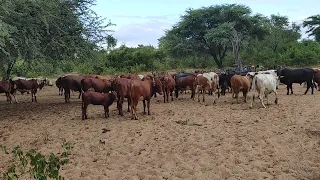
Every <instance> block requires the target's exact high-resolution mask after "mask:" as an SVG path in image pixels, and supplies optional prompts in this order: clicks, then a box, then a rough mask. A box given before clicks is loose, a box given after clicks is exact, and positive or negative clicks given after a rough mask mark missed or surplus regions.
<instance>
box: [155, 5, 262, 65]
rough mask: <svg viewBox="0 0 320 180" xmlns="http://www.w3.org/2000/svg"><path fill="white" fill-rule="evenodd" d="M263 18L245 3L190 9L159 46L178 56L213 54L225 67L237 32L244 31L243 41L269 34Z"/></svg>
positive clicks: (161, 40)
mask: <svg viewBox="0 0 320 180" xmlns="http://www.w3.org/2000/svg"><path fill="white" fill-rule="evenodd" d="M262 20H263V19H262V17H260V16H251V10H250V8H249V7H246V6H243V5H235V4H230V5H216V6H210V7H203V8H200V9H188V10H187V11H186V14H185V15H183V16H182V17H181V21H180V22H178V23H177V24H176V25H175V26H173V27H172V29H171V30H169V31H167V32H166V34H165V36H163V37H162V38H160V40H159V46H160V47H161V48H162V49H163V50H164V51H166V52H167V53H168V54H170V55H171V56H173V57H175V58H179V57H186V56H188V55H190V54H191V55H196V56H206V57H208V56H211V57H212V58H213V60H214V61H215V63H216V65H217V66H218V67H219V68H221V67H222V66H223V59H224V58H225V56H226V53H227V50H228V49H230V48H231V47H233V48H234V43H233V42H234V41H235V40H234V39H233V35H234V32H237V34H241V39H239V42H241V41H242V39H243V38H245V37H246V36H250V37H258V38H262V37H263V36H264V35H265V34H266V31H265V29H264V28H263V27H262V26H261V25H262V23H260V21H262ZM237 41H238V40H237Z"/></svg>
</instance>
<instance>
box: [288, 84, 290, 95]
mask: <svg viewBox="0 0 320 180" xmlns="http://www.w3.org/2000/svg"><path fill="white" fill-rule="evenodd" d="M289 90H290V85H289V84H288V85H287V95H289Z"/></svg>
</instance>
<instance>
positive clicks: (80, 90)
mask: <svg viewBox="0 0 320 180" xmlns="http://www.w3.org/2000/svg"><path fill="white" fill-rule="evenodd" d="M81 94H82V91H81V90H80V93H79V97H78V99H80V97H81Z"/></svg>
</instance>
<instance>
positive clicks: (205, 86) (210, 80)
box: [196, 72, 220, 104]
mask: <svg viewBox="0 0 320 180" xmlns="http://www.w3.org/2000/svg"><path fill="white" fill-rule="evenodd" d="M218 87H219V76H218V74H216V73H214V72H209V73H203V74H199V75H197V88H196V89H197V93H198V102H200V91H202V101H203V102H205V98H204V95H205V91H206V90H208V91H209V95H210V92H212V95H213V104H214V103H215V94H216V93H215V92H216V90H217V89H218ZM219 96H220V93H219V89H218V97H219Z"/></svg>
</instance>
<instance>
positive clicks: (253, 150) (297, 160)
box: [0, 85, 320, 180]
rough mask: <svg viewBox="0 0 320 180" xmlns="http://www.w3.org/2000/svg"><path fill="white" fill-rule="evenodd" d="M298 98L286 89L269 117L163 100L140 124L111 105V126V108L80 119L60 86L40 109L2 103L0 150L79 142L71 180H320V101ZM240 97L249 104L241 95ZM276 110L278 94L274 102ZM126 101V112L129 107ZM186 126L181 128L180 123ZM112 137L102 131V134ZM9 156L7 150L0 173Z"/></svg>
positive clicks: (48, 91)
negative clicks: (60, 93) (106, 112)
mask: <svg viewBox="0 0 320 180" xmlns="http://www.w3.org/2000/svg"><path fill="white" fill-rule="evenodd" d="M304 90H305V88H303V87H302V86H301V87H300V86H299V85H295V86H294V95H290V96H287V95H285V93H286V90H285V86H280V89H279V91H278V92H279V105H275V104H274V103H272V104H271V105H269V106H267V108H266V109H264V108H262V106H261V104H260V103H259V102H258V101H255V104H254V108H253V109H249V104H248V103H247V104H244V103H243V102H241V103H240V104H231V100H232V99H231V94H227V96H224V97H220V98H219V99H218V100H217V103H216V104H215V105H212V104H211V102H212V97H211V96H210V97H209V96H206V97H207V103H208V104H207V105H206V104H205V103H202V102H201V103H198V102H197V101H193V100H191V99H190V94H186V95H183V97H181V99H179V100H176V99H175V100H174V101H173V102H170V103H168V104H164V103H163V98H162V96H158V97H157V98H154V99H153V100H152V103H151V115H150V116H147V115H142V103H141V102H140V103H139V105H138V107H139V109H138V110H139V114H138V115H139V118H140V120H138V121H135V120H131V119H130V116H129V115H130V113H127V112H126V113H125V116H124V117H119V116H118V114H117V111H116V105H115V104H113V105H112V106H111V107H110V109H111V112H112V113H111V114H110V118H109V119H105V118H104V117H103V107H102V106H101V107H99V106H89V108H88V118H89V119H87V120H84V121H83V120H81V101H80V100H79V99H77V95H78V93H74V95H73V96H72V99H71V101H72V102H71V104H65V103H64V99H63V97H62V96H58V89H57V88H56V87H45V88H44V89H43V90H41V91H40V92H39V93H38V103H31V97H30V96H29V95H19V96H18V98H19V101H20V103H19V104H11V105H8V104H7V103H6V101H5V100H6V99H5V96H4V95H3V94H1V96H0V113H1V119H0V144H3V145H6V146H7V147H8V149H10V150H11V149H12V148H13V147H14V146H16V145H20V146H21V147H22V148H23V149H24V150H29V149H31V148H34V149H36V150H39V151H41V152H42V153H44V154H49V153H50V152H54V153H58V152H61V144H62V142H63V141H64V140H66V141H69V142H71V143H72V144H73V146H74V148H73V149H72V151H71V156H70V163H69V164H67V165H65V166H64V167H63V168H62V170H61V174H62V175H63V176H64V177H65V178H66V179H74V180H78V179H112V180H113V179H114V180H116V179H119V180H120V179H170V180H171V179H208V180H213V179H218V180H220V179H246V180H251V179H252V180H257V179H283V180H291V179H292V180H293V179H314V180H315V179H320V119H319V109H320V103H319V102H320V95H319V92H318V91H316V92H315V94H314V95H310V92H309V93H308V95H302V94H303V92H304ZM241 97H242V96H241ZM270 99H271V102H274V95H271V98H270ZM126 106H127V104H126V102H125V104H124V109H126ZM177 122H182V123H177ZM103 128H106V129H108V130H110V131H108V132H106V133H102V131H103V130H102V129H103ZM10 158H11V156H9V155H6V154H4V153H3V152H0V159H1V161H0V173H1V174H2V172H4V171H5V170H6V169H7V167H8V162H9V160H10Z"/></svg>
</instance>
